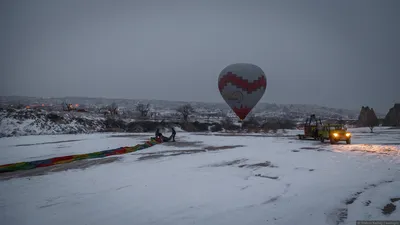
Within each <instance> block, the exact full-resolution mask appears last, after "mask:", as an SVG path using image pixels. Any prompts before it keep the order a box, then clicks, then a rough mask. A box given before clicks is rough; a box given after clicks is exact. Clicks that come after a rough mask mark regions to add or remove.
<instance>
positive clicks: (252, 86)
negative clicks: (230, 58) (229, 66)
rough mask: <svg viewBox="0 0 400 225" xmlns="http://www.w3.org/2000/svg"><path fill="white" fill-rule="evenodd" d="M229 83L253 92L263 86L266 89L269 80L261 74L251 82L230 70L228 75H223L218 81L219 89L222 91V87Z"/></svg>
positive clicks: (249, 92)
mask: <svg viewBox="0 0 400 225" xmlns="http://www.w3.org/2000/svg"><path fill="white" fill-rule="evenodd" d="M228 83H230V84H233V85H235V86H236V87H238V88H241V89H243V90H244V91H246V92H247V93H248V94H251V92H253V91H257V90H258V89H260V88H262V87H263V88H264V89H265V88H266V87H267V80H266V79H265V76H260V77H259V78H258V79H257V80H255V81H253V82H249V81H248V80H247V79H243V78H241V77H239V76H237V75H236V74H234V73H232V72H228V73H227V74H226V75H224V76H223V77H221V79H220V80H219V82H218V88H219V91H222V89H224V87H225V86H226V85H227V84H228Z"/></svg>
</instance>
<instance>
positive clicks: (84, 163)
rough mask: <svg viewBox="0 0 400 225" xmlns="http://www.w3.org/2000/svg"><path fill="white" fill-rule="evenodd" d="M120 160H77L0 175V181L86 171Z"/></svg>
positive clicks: (117, 158)
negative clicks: (77, 170) (70, 171)
mask: <svg viewBox="0 0 400 225" xmlns="http://www.w3.org/2000/svg"><path fill="white" fill-rule="evenodd" d="M118 160H120V157H107V158H100V159H90V160H79V161H74V162H71V163H65V164H58V165H54V166H49V167H41V168H35V169H31V170H20V171H15V172H7V173H0V180H9V179H13V178H21V177H31V176H41V175H46V174H48V173H51V172H61V171H67V170H74V169H81V170H82V169H86V168H89V167H92V166H97V165H102V164H107V163H112V162H116V161H118Z"/></svg>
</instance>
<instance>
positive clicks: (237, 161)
mask: <svg viewBox="0 0 400 225" xmlns="http://www.w3.org/2000/svg"><path fill="white" fill-rule="evenodd" d="M245 161H247V159H235V160H230V161H223V162H219V163H213V164H210V165H208V166H209V167H222V166H233V165H236V164H239V163H242V162H245Z"/></svg>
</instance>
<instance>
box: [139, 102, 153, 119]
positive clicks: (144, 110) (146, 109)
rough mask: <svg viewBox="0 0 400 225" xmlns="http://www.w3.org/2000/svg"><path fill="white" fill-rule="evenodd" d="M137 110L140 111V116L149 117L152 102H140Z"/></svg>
mask: <svg viewBox="0 0 400 225" xmlns="http://www.w3.org/2000/svg"><path fill="white" fill-rule="evenodd" d="M136 110H137V111H138V112H139V113H140V117H147V116H148V114H149V112H150V104H147V105H145V104H143V103H139V104H137V106H136Z"/></svg>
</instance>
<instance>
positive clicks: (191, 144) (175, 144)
mask: <svg viewBox="0 0 400 225" xmlns="http://www.w3.org/2000/svg"><path fill="white" fill-rule="evenodd" d="M202 143H203V142H201V141H176V142H165V143H163V145H166V146H173V147H179V148H183V147H194V146H202Z"/></svg>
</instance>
